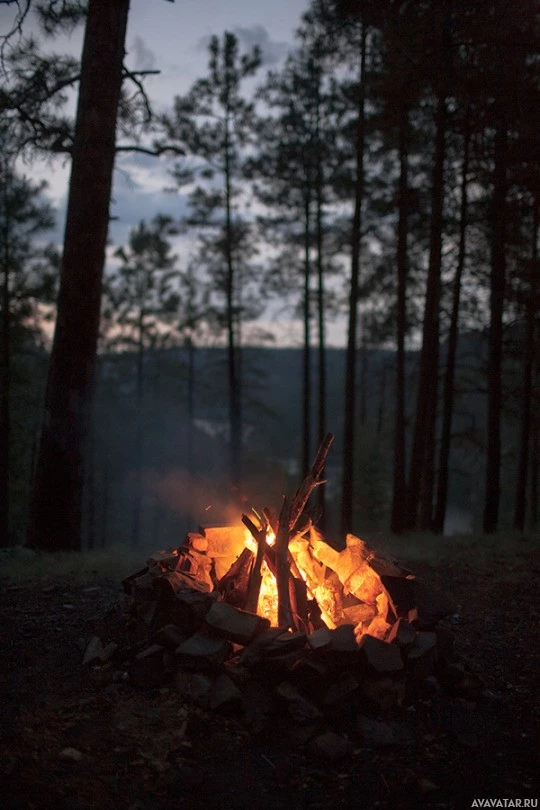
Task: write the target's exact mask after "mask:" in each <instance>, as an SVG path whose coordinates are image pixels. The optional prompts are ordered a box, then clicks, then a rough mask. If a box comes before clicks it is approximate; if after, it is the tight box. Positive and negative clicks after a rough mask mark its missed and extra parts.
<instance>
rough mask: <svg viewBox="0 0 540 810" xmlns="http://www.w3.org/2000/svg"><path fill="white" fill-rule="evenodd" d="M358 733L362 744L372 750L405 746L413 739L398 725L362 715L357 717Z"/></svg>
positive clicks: (407, 731)
mask: <svg viewBox="0 0 540 810" xmlns="http://www.w3.org/2000/svg"><path fill="white" fill-rule="evenodd" d="M358 732H359V734H360V737H361V738H362V741H363V743H364V744H365V745H367V746H368V747H373V748H388V747H391V746H396V745H407V744H408V743H410V742H411V740H412V739H413V735H412V733H411V731H410V730H409V729H408V728H407V727H406V726H403V725H402V724H400V723H397V722H395V721H394V722H389V723H386V722H383V721H381V720H374V719H373V718H371V717H365V716H364V715H360V716H359V717H358Z"/></svg>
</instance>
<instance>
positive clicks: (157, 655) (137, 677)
mask: <svg viewBox="0 0 540 810" xmlns="http://www.w3.org/2000/svg"><path fill="white" fill-rule="evenodd" d="M164 654H165V649H164V647H162V646H161V645H160V644H152V645H151V646H150V647H147V649H146V650H143V651H142V652H140V653H139V654H138V655H137V656H136V657H135V658H134V659H133V661H132V662H131V666H130V668H129V672H128V676H129V680H130V682H131V683H132V684H133V686H140V687H143V688H149V689H151V688H154V687H156V686H161V684H162V683H163V680H164V677H165V662H164Z"/></svg>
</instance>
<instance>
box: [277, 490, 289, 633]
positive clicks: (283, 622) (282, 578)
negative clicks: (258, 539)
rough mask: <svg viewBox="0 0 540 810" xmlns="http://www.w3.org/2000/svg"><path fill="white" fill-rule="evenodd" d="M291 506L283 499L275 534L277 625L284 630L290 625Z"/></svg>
mask: <svg viewBox="0 0 540 810" xmlns="http://www.w3.org/2000/svg"><path fill="white" fill-rule="evenodd" d="M290 518H291V506H290V504H289V501H288V499H287V498H284V499H283V505H282V507H281V513H280V515H279V524H278V532H277V535H276V582H277V591H278V626H279V627H283V628H285V629H286V630H287V629H288V628H289V627H292V624H293V621H292V614H291V600H290V596H289V539H290Z"/></svg>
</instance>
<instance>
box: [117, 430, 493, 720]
mask: <svg viewBox="0 0 540 810" xmlns="http://www.w3.org/2000/svg"><path fill="white" fill-rule="evenodd" d="M332 439H333V437H332V436H331V435H329V436H327V437H326V439H325V441H324V442H323V444H322V445H321V448H320V449H319V452H318V454H317V458H316V460H315V463H314V465H313V467H312V469H311V472H310V474H309V475H308V477H307V478H306V479H305V481H304V482H303V483H302V484H301V486H300V487H299V489H298V491H297V492H296V494H295V496H294V497H293V498H292V499H290V500H289V499H288V498H284V500H283V505H282V508H281V511H280V514H279V517H276V516H275V515H274V514H273V513H272V511H271V510H270V509H268V508H265V509H263V510H262V511H261V513H260V514H258V513H253V514H251V515H249V516H248V515H246V514H244V515H242V518H241V522H240V521H239V523H238V525H234V526H204V527H200V529H199V531H198V532H192V533H189V534H188V535H187V537H186V540H185V543H184V544H183V545H182V546H180V547H179V548H173V549H169V550H167V551H158V552H156V553H154V554H152V555H151V556H150V557H149V558H148V560H147V564H146V567H145V568H144V569H143V570H141V571H139V572H137V573H135V574H133V575H132V576H130V577H128V578H127V579H126V580H124V582H123V587H124V590H125V593H126V594H127V613H128V617H129V620H128V629H129V633H130V637H131V639H132V641H133V643H134V645H135V649H134V654H133V656H132V659H131V661H130V663H129V667H128V668H127V675H126V677H128V679H129V681H130V682H131V683H132V684H134V685H137V686H147V687H153V686H159V685H162V684H164V683H167V682H170V681H171V680H172V679H173V678H174V679H175V682H176V686H177V688H178V690H179V691H180V693H181V694H182V695H183V696H184V697H185V698H188V699H191V700H192V701H194V702H195V703H197V704H199V705H200V706H203V707H204V708H209V709H212V710H222V709H225V708H227V709H229V708H232V707H236V708H239V709H240V710H242V711H243V712H244V719H245V721H246V723H247V724H248V725H252V726H255V727H256V726H257V725H258V723H259V722H260V721H261V716H264V717H265V718H266V717H267V715H268V713H269V712H270V713H271V712H272V711H274V710H276V708H277V710H278V711H279V712H280V713H281V716H283V715H284V714H285V715H286V716H289V717H290V718H291V720H292V721H293V722H294V723H295V724H298V723H300V724H307V725H308V726H310V727H311V726H312V725H313V724H315V726H317V727H320V725H321V723H322V724H324V725H326V726H327V725H328V722H329V718H330V719H332V718H335V716H336V713H337V714H339V710H340V709H343V708H347V709H348V710H349V713H350V707H351V706H352V705H355V706H361V707H363V708H362V711H363V712H364V714H365V710H366V709H369V707H372V708H373V707H375V708H378V709H381V708H387V707H390V706H396V705H397V706H401V705H402V703H403V701H404V700H405V698H406V695H407V691H409V692H410V691H411V690H413V691H414V689H415V688H416V687H417V685H418V684H425V683H426V680H429V679H431V680H432V681H434V680H435V677H434V676H436V678H437V679H438V683H437V684H436V686H437V688H440V685H443V686H449V688H452V689H454V690H455V691H456V693H459V690H460V689H462V690H467V689H468V690H469V692H470V690H471V688H472V689H480V688H481V683H480V682H479V680H478V679H476V680H475V679H474V678H473V679H472V681H471V677H472V676H471V674H470V673H468V672H467V671H466V668H465V667H464V666H463V665H462V664H459V663H457V662H456V661H455V659H454V654H453V636H452V632H451V631H450V630H449V629H448V627H445V626H441V625H440V624H439V622H440V620H442V619H443V618H444V617H445V616H448V615H450V614H452V613H453V612H454V611H455V608H454V606H453V605H452V603H451V602H450V601H449V600H448V599H447V598H445V597H442V596H440V595H437V594H435V593H434V592H433V591H431V590H430V589H429V588H428V587H427V586H426V585H425V584H424V583H422V582H421V581H419V580H418V579H417V578H416V577H415V576H414V575H413V574H412V573H411V572H410V571H409V570H407V569H405V568H402V567H401V566H400V565H398V564H397V563H396V562H394V561H393V560H391V559H389V558H388V557H387V556H386V555H384V554H382V553H381V552H378V551H376V550H374V549H372V548H370V547H369V546H368V544H367V543H365V542H364V541H363V540H362V539H360V538H359V537H356V536H354V535H352V534H349V535H347V537H346V539H345V548H343V549H341V550H337V549H336V548H334V547H333V546H332V545H330V544H329V543H328V542H326V540H325V538H324V537H323V535H322V534H321V532H320V531H319V530H318V529H317V527H316V526H315V525H314V523H313V521H312V519H311V518H310V517H309V515H308V514H307V513H306V512H305V511H304V510H305V506H306V503H307V501H308V498H309V496H310V494H311V492H312V491H313V489H314V488H315V487H316V486H318V485H319V484H320V483H322V481H321V475H322V470H323V466H324V461H325V458H326V454H327V452H328V449H329V447H330V444H331V442H332ZM471 683H472V686H471ZM431 686H433V684H431ZM254 695H257V697H256V699H254ZM254 700H255V705H256V706H257V711H256V712H255V713H254V711H253V705H254ZM261 706H262V707H263V708H262V709H261ZM283 709H284V710H285V712H283ZM364 719H365V717H364Z"/></svg>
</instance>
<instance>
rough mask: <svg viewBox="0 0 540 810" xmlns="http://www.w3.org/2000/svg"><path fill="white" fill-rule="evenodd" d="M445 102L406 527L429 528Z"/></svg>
mask: <svg viewBox="0 0 540 810" xmlns="http://www.w3.org/2000/svg"><path fill="white" fill-rule="evenodd" d="M445 135H446V98H445V96H444V95H443V94H442V93H441V94H440V96H439V98H438V101H437V110H436V113H435V156H434V162H433V179H432V187H431V223H430V244H429V267H428V279H427V288H426V301H425V306H424V321H423V328H422V350H421V353H420V371H419V379H418V396H417V401H416V418H415V425H414V435H413V444H412V451H411V463H410V469H409V493H408V515H407V518H408V521H409V528H420V529H429V528H431V520H432V509H433V485H434V475H435V470H434V467H435V431H436V421H437V390H438V369H439V305H440V295H441V238H442V209H443V195H444V158H445Z"/></svg>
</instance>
